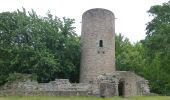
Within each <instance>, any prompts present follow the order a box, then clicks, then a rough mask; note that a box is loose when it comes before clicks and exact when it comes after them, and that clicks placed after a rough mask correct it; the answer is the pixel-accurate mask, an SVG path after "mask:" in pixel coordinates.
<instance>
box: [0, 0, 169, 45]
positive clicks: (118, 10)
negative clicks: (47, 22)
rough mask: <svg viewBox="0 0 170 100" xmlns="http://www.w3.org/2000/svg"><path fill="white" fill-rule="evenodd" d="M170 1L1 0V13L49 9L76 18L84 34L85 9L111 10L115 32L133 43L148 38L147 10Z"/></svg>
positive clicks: (79, 31) (55, 13) (43, 12)
mask: <svg viewBox="0 0 170 100" xmlns="http://www.w3.org/2000/svg"><path fill="white" fill-rule="evenodd" d="M168 1H169V0H0V12H4V11H14V10H16V9H22V7H24V8H26V10H29V11H30V10H31V9H34V10H35V11H36V12H37V14H38V15H41V16H45V15H46V13H47V11H48V10H49V11H50V12H51V13H52V14H53V15H56V16H58V17H64V16H65V17H69V18H74V19H75V20H76V24H75V26H76V33H77V34H78V35H80V34H81V23H80V22H81V17H82V14H83V12H85V11H86V10H88V9H92V8H105V9H108V10H111V11H112V12H113V13H114V14H115V17H116V18H117V19H116V23H115V25H116V26H115V27H116V30H115V31H116V33H122V34H123V35H124V36H125V37H128V38H129V39H130V41H131V42H136V41H139V40H141V39H144V37H145V28H146V23H147V22H149V21H150V20H151V17H149V14H148V13H147V11H148V10H149V8H150V7H151V6H152V5H158V4H162V3H164V2H168Z"/></svg>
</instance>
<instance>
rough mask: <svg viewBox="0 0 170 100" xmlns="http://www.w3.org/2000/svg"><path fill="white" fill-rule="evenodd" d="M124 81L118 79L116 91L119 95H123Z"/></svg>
mask: <svg viewBox="0 0 170 100" xmlns="http://www.w3.org/2000/svg"><path fill="white" fill-rule="evenodd" d="M124 85H125V84H124V82H123V81H120V82H119V84H118V93H119V96H124Z"/></svg>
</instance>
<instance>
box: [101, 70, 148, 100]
mask: <svg viewBox="0 0 170 100" xmlns="http://www.w3.org/2000/svg"><path fill="white" fill-rule="evenodd" d="M98 81H99V82H98V83H99V84H102V85H99V88H101V89H100V93H101V94H100V95H101V96H102V95H105V96H106V97H111V96H120V94H119V93H120V91H122V92H123V94H122V96H123V97H133V96H144V95H149V94H150V91H149V86H148V81H147V80H145V79H144V78H142V77H140V76H138V75H136V74H135V73H132V72H129V71H116V72H114V73H106V74H103V75H100V76H98ZM103 83H104V84H103ZM109 83H112V84H109ZM120 83H122V88H121V89H122V90H119V88H118V87H119V85H120ZM108 87H109V88H108ZM103 88H104V89H103ZM106 90H107V91H110V92H107V91H106Z"/></svg>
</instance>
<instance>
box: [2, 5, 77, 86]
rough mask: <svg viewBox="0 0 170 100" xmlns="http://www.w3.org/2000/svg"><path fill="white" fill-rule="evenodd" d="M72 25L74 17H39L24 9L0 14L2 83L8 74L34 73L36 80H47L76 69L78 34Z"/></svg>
mask: <svg viewBox="0 0 170 100" xmlns="http://www.w3.org/2000/svg"><path fill="white" fill-rule="evenodd" d="M73 24H74V19H70V18H65V17H64V18H63V19H60V18H58V17H56V16H52V14H51V13H50V12H48V13H47V17H40V16H38V15H37V14H36V13H35V11H33V10H32V11H31V12H26V10H25V9H24V8H23V11H19V10H17V11H15V12H11V13H10V12H3V13H0V50H1V51H2V52H3V53H2V55H1V56H0V71H2V72H3V73H1V74H0V78H2V79H3V80H2V81H1V83H4V82H5V81H6V77H8V75H9V74H11V73H24V74H33V75H36V76H35V77H37V80H38V81H39V82H48V81H50V80H54V79H55V78H70V77H71V76H70V75H74V74H72V72H78V71H79V57H80V49H79V37H78V36H77V35H76V34H75V31H74V27H73V26H72V25H73ZM5 70H6V71H5ZM77 74H78V73H77ZM77 77H78V75H76V76H75V77H74V78H73V77H71V81H78V80H77V79H78V78H77Z"/></svg>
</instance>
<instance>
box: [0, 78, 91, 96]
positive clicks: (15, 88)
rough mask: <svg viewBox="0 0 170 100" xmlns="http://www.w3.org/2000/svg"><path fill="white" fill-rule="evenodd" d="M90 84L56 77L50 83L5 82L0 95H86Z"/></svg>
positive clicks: (29, 81) (0, 89)
mask: <svg viewBox="0 0 170 100" xmlns="http://www.w3.org/2000/svg"><path fill="white" fill-rule="evenodd" d="M89 87H90V85H89V84H86V83H80V84H76V83H75V84H71V83H70V82H69V80H68V79H56V80H55V81H52V82H50V83H37V82H36V81H31V80H27V81H24V82H13V83H7V84H5V85H4V86H2V87H1V88H0V96H88V95H89V93H88V91H89V89H90V88H89Z"/></svg>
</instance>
